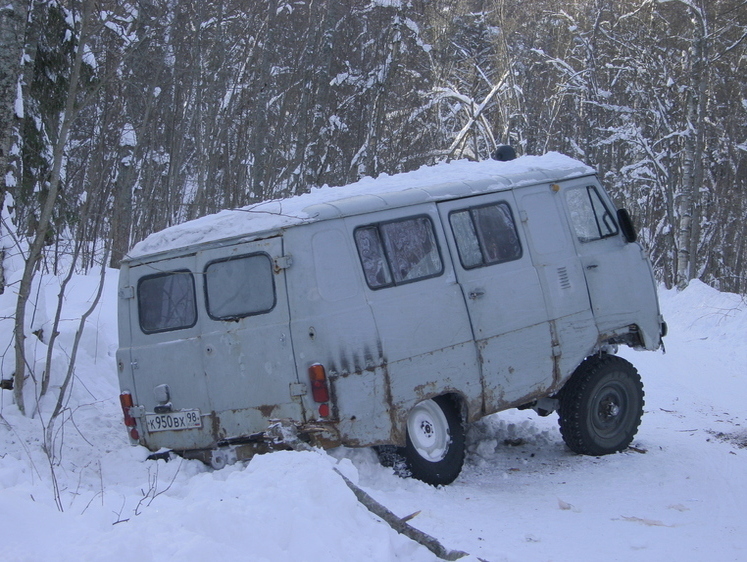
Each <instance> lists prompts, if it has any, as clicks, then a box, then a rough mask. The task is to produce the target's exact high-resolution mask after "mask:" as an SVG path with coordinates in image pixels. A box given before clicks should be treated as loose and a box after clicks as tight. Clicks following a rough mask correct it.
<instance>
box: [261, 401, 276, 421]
mask: <svg viewBox="0 0 747 562" xmlns="http://www.w3.org/2000/svg"><path fill="white" fill-rule="evenodd" d="M275 408H277V405H275V404H268V405H265V406H257V410H259V411H260V413H261V414H262V415H263V416H264V417H266V418H271V417H272V413H273V412H274V411H275Z"/></svg>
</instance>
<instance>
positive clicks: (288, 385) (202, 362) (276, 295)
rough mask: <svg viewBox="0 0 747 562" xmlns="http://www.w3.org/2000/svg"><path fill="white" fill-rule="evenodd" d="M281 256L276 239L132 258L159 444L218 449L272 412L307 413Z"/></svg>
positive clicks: (138, 359) (137, 369) (138, 352)
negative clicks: (156, 258) (139, 261)
mask: <svg viewBox="0 0 747 562" xmlns="http://www.w3.org/2000/svg"><path fill="white" fill-rule="evenodd" d="M281 256H282V238H280V237H275V238H270V239H267V240H261V241H255V242H249V243H244V244H238V245H231V246H225V247H218V248H210V249H206V250H202V251H200V252H196V253H193V254H191V255H187V256H181V257H176V258H174V259H169V260H160V261H156V262H150V263H147V264H140V265H134V266H131V268H130V272H131V279H134V280H135V284H136V288H135V296H136V298H135V299H133V301H135V302H133V304H132V306H133V311H132V317H133V318H135V319H136V320H135V321H134V322H133V323H132V332H133V334H132V342H133V347H132V352H131V354H132V365H133V368H132V369H133V370H132V379H133V381H134V387H135V388H134V398H135V400H136V404H137V405H138V406H142V407H143V408H144V416H145V417H144V419H143V425H144V429H145V432H144V435H143V439H144V441H145V444H146V445H147V446H148V447H149V448H150V449H151V450H155V449H158V448H161V447H167V448H171V449H177V450H179V449H200V448H208V447H213V446H215V444H216V443H217V442H218V441H220V440H221V439H225V438H230V437H237V436H245V435H249V434H252V433H257V432H260V431H263V430H265V429H266V428H267V420H268V419H270V418H291V419H294V420H299V421H301V420H303V410H302V407H301V402H300V398H299V397H297V396H295V397H294V396H293V394H294V389H295V393H296V394H298V393H299V392H300V388H299V387H298V385H297V383H298V379H297V376H296V369H295V362H294V360H293V353H292V345H291V341H290V330H289V322H288V320H289V314H288V300H287V297H286V294H285V271H284V269H282V268H281V267H278V265H277V263H278V262H277V261H276V260H277V259H278V258H280V257H281ZM159 412H164V413H162V414H161V418H160V419H159V417H158V415H157V414H158V413H159ZM178 412H190V413H191V414H190V416H192V417H194V414H196V415H198V416H199V422H198V423H191V420H192V417H189V418H187V417H186V416H182V417H185V419H186V423H182V421H183V420H176V418H178V417H179V414H178ZM159 421H160V422H161V423H160V424H159V423H158V422H159ZM169 421H171V423H172V424H173V425H178V426H179V427H169V425H168V424H169Z"/></svg>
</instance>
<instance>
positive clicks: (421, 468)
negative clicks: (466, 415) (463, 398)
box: [398, 396, 464, 486]
mask: <svg viewBox="0 0 747 562" xmlns="http://www.w3.org/2000/svg"><path fill="white" fill-rule="evenodd" d="M398 453H399V454H400V455H401V456H402V457H403V458H404V461H405V465H406V468H407V471H408V472H409V473H410V475H411V476H412V477H414V478H417V479H418V480H422V481H423V482H426V483H428V484H432V485H434V486H438V485H446V484H451V483H452V482H453V481H454V480H455V479H456V477H457V476H459V473H460V472H461V470H462V465H463V464H464V425H463V424H462V416H461V413H460V411H459V408H458V406H457V404H456V403H455V402H454V400H452V399H451V398H449V397H448V396H438V397H436V398H433V399H432V400H424V401H423V402H420V403H419V404H417V405H416V406H415V407H414V408H413V409H412V410H411V411H410V414H409V416H408V418H407V445H406V446H405V447H403V448H400V449H398Z"/></svg>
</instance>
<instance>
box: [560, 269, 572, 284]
mask: <svg viewBox="0 0 747 562" xmlns="http://www.w3.org/2000/svg"><path fill="white" fill-rule="evenodd" d="M558 279H559V280H560V288H561V289H570V288H571V278H570V277H568V269H567V268H565V267H559V268H558Z"/></svg>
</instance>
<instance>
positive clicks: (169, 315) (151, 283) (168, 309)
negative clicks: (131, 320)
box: [137, 270, 197, 334]
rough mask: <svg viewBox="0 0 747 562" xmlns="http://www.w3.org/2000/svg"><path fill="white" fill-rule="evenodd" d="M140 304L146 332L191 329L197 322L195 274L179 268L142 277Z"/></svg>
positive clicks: (138, 295) (139, 291)
mask: <svg viewBox="0 0 747 562" xmlns="http://www.w3.org/2000/svg"><path fill="white" fill-rule="evenodd" d="M137 304H138V316H139V317H140V329H142V330H143V332H145V333H146V334H152V333H155V332H167V331H169V330H179V329H182V328H191V327H192V326H194V325H195V324H196V323H197V304H196V302H195V281H194V277H193V276H192V273H191V272H190V271H189V270H179V271H169V272H166V273H158V274H156V275H149V276H147V277H143V278H141V279H140V281H139V282H138V285H137Z"/></svg>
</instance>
